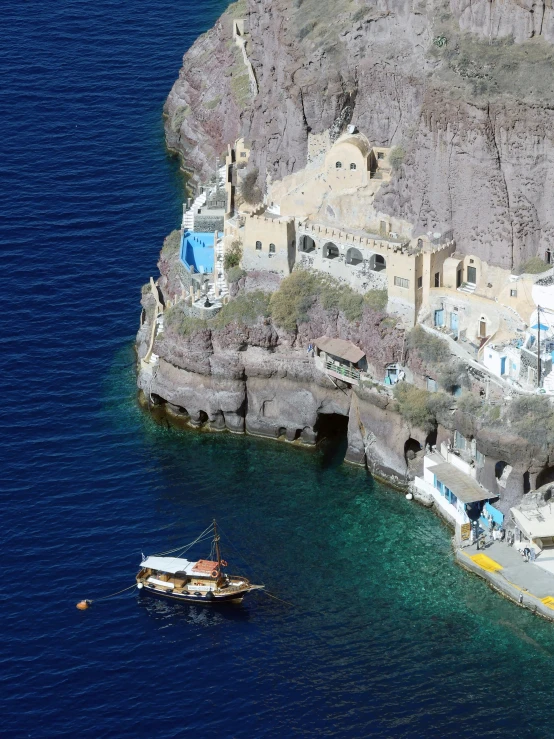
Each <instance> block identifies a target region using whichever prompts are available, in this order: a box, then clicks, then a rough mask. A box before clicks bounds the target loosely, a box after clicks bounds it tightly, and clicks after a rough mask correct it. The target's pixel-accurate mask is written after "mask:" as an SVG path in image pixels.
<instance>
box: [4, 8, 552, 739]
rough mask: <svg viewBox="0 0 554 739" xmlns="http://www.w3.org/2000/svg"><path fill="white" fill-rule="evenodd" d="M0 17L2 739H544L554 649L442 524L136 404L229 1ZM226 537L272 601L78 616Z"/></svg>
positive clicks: (354, 481) (323, 452)
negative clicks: (182, 168) (469, 569)
mask: <svg viewBox="0 0 554 739" xmlns="http://www.w3.org/2000/svg"><path fill="white" fill-rule="evenodd" d="M1 6H2V7H1V12H2V21H3V29H4V33H3V43H2V45H1V46H0V60H1V65H2V71H3V74H2V85H1V86H0V111H1V121H2V124H1V125H2V129H1V131H2V136H1V137H0V149H1V157H0V174H1V176H0V194H1V201H0V208H1V211H0V212H1V219H0V244H1V249H2V257H3V259H2V266H3V269H2V282H1V294H2V297H3V301H2V311H1V313H0V322H1V332H0V341H1V352H0V357H1V367H2V373H1V378H2V398H3V402H2V406H1V411H0V412H1V414H2V439H1V452H2V483H3V484H2V493H1V496H2V501H1V519H0V520H1V551H2V554H1V570H2V571H1V577H0V608H1V619H0V630H1V642H0V644H1V648H0V717H1V718H0V736H1V737H59V736H63V737H74V736H79V737H143V736H144V737H182V736H194V737H200V738H201V739H203V738H204V737H206V738H210V739H211V738H212V737H218V738H219V737H221V738H226V737H236V738H241V739H242V738H244V739H246V738H248V739H251V738H253V737H254V738H257V737H480V738H482V737H496V736H518V737H534V738H537V737H538V738H542V737H552V736H554V710H553V698H552V665H553V658H554V626H553V625H552V624H549V623H546V622H544V621H541V620H540V619H539V618H536V617H534V616H532V615H531V614H529V613H527V612H525V611H523V610H520V609H518V608H517V607H515V606H513V605H512V604H510V603H508V602H506V601H504V600H503V599H502V598H501V597H500V596H498V595H495V594H494V593H493V592H491V591H490V590H489V589H488V588H487V587H486V586H485V584H484V583H482V582H481V581H479V580H478V579H476V578H475V577H473V576H470V575H468V574H466V573H465V572H463V571H462V570H460V569H459V568H458V567H457V566H456V565H455V564H454V563H453V561H452V554H451V551H450V545H449V532H448V530H447V529H446V528H445V526H444V525H443V524H442V523H441V522H440V521H439V520H438V519H437V518H436V517H435V516H434V515H433V514H432V513H430V512H428V511H427V510H424V509H422V508H419V507H417V506H416V505H414V504H410V503H408V502H407V501H406V500H405V499H404V497H403V496H402V495H399V494H398V493H396V492H394V491H392V490H389V489H387V488H386V487H383V486H381V485H378V484H375V483H374V482H372V480H371V478H370V477H368V476H367V475H366V474H365V472H364V471H362V470H359V469H354V468H351V467H348V466H346V465H344V464H341V457H342V454H343V452H344V447H341V446H340V445H338V446H336V447H326V448H322V449H320V450H318V451H315V452H313V451H312V452H310V451H303V450H301V449H298V448H294V447H290V446H288V445H286V444H284V443H283V444H278V443H272V442H268V441H263V440H258V439H253V438H240V437H236V436H231V435H228V434H219V435H210V434H200V433H194V432H192V431H190V432H187V431H184V432H178V431H174V430H171V429H168V428H166V427H164V426H163V425H157V424H156V423H155V422H154V421H153V419H152V418H151V417H149V416H148V415H147V414H145V413H143V412H142V411H141V410H140V409H139V408H138V406H137V403H136V393H135V375H134V368H133V360H134V355H133V348H132V342H133V335H134V333H135V331H136V329H137V326H138V321H139V315H140V306H139V296H140V287H141V285H142V284H143V283H145V282H146V281H147V280H148V278H149V276H150V275H151V274H155V270H156V267H155V265H156V259H157V252H158V250H159V248H160V246H161V243H162V239H163V237H164V235H165V234H166V233H167V232H169V231H170V230H171V229H172V228H174V227H176V226H177V225H178V223H179V218H180V213H181V202H182V193H183V180H182V178H181V176H180V174H179V171H178V166H177V164H176V163H175V161H174V160H172V159H171V158H170V157H168V155H167V154H166V152H165V149H164V141H163V128H162V117H161V111H162V105H163V102H164V99H165V97H166V95H167V93H168V91H169V89H170V87H171V84H172V82H173V80H174V79H175V78H176V76H177V74H178V71H179V67H180V62H181V57H182V54H183V53H184V52H185V51H186V49H187V48H188V47H189V46H190V45H191V44H192V43H193V41H194V39H195V38H196V37H197V36H198V35H199V34H200V33H202V32H204V31H205V30H206V29H208V28H209V27H210V25H211V24H212V23H213V22H214V20H215V19H216V17H217V16H218V14H219V13H220V12H221V11H222V9H223V8H224V6H225V3H224V2H223V0H203V1H202V2H192V0H182V1H181V2H176V1H175V0H173V1H172V2H169V1H168V0H136V1H135V2H130V0H117V1H116V0H95V2H85V0H81V1H77V0H57V2H44V0H40V1H39V0H26V2H21V1H20V2H11V3H7V2H5V1H4V2H2V3H1ZM213 517H216V518H217V519H218V521H219V522H220V524H221V528H222V530H223V534H224V536H223V546H224V555H225V557H226V558H227V559H228V560H229V561H230V562H231V563H232V564H233V567H234V568H235V569H236V570H238V571H242V572H245V573H247V574H248V575H249V576H250V577H251V578H252V579H253V580H254V581H256V582H263V583H265V584H266V586H267V588H268V591H269V592H270V593H271V594H272V595H273V596H275V597H269V596H266V595H262V594H260V595H254V596H253V597H251V598H250V599H249V600H247V601H245V603H244V604H243V606H241V607H237V608H229V609H228V610H215V609H214V610H209V609H203V608H201V607H194V606H190V607H189V606H181V605H172V604H167V603H163V602H156V601H153V600H149V599H147V598H140V597H138V595H137V593H136V591H134V590H131V591H127V592H125V593H123V594H122V595H121V596H119V597H116V598H114V599H111V600H105V601H98V602H96V603H93V605H92V607H91V608H90V609H89V610H88V611H84V612H81V611H78V610H77V609H76V608H75V604H76V602H77V601H79V600H80V599H82V598H91V599H95V598H100V597H102V596H105V595H108V594H110V593H113V592H116V591H118V590H121V589H123V588H126V587H127V586H129V585H131V584H132V582H133V578H134V575H135V573H136V571H137V569H138V565H139V562H140V559H141V552H145V553H153V552H156V551H160V550H166V549H170V548H172V547H174V546H177V545H178V544H179V543H185V542H187V541H190V540H191V539H193V538H194V537H195V536H196V535H197V534H198V533H199V532H200V531H202V530H203V529H204V528H205V527H206V526H207V525H208V524H209V523H210V521H211V520H212V518H213ZM197 554H198V556H203V555H205V554H206V552H205V551H203V550H202V551H198V552H197ZM276 598H279V599H280V600H277V599H276ZM283 601H287V603H285V602H283Z"/></svg>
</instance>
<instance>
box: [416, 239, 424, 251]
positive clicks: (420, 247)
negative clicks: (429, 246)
mask: <svg viewBox="0 0 554 739" xmlns="http://www.w3.org/2000/svg"><path fill="white" fill-rule="evenodd" d="M417 248H418V249H423V239H418V240H417Z"/></svg>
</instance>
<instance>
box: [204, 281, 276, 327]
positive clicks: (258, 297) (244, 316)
mask: <svg viewBox="0 0 554 739" xmlns="http://www.w3.org/2000/svg"><path fill="white" fill-rule="evenodd" d="M269 299H270V294H269V293H264V292H262V290H254V291H252V292H250V293H242V294H241V295H238V296H237V297H236V298H234V299H233V300H230V301H229V302H228V303H227V304H226V305H224V306H223V308H222V309H221V310H220V311H219V313H218V314H217V315H216V316H215V318H214V319H213V320H212V321H211V324H212V325H213V326H214V327H215V328H225V326H228V325H229V324H230V323H241V324H243V325H245V326H251V325H253V324H254V323H256V322H257V321H258V319H259V318H268V317H269Z"/></svg>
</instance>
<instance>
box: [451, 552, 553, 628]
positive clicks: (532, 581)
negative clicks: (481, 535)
mask: <svg viewBox="0 0 554 739" xmlns="http://www.w3.org/2000/svg"><path fill="white" fill-rule="evenodd" d="M455 556H456V560H457V562H458V563H459V564H460V565H461V566H462V567H463V568H464V569H466V570H469V571H470V572H473V573H475V574H476V575H478V576H479V577H481V578H483V580H486V581H487V582H488V583H489V585H490V586H491V587H492V588H493V589H494V590H496V591H497V592H499V593H501V594H502V595H504V596H505V597H506V598H509V599H510V600H511V601H513V602H514V603H517V605H519V606H521V607H522V608H527V609H528V610H530V611H532V612H533V613H536V614H537V615H539V616H542V617H543V618H546V619H548V620H550V621H554V573H553V572H550V571H549V570H548V569H545V568H544V567H543V566H541V565H540V564H539V560H540V558H539V560H537V561H536V562H526V561H525V560H524V559H523V557H522V555H521V553H520V552H519V551H518V550H517V549H515V548H514V547H510V546H508V545H507V544H506V543H505V542H501V541H494V542H491V543H488V544H487V546H486V548H485V549H480V550H477V547H476V545H475V544H471V545H470V546H466V547H459V546H458V545H455Z"/></svg>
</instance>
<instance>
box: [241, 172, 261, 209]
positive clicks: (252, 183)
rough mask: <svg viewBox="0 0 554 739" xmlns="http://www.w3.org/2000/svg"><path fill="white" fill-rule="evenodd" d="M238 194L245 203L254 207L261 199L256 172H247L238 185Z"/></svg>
mask: <svg viewBox="0 0 554 739" xmlns="http://www.w3.org/2000/svg"><path fill="white" fill-rule="evenodd" d="M240 194H241V196H242V199H243V200H244V202H245V203H250V205H255V204H256V203H259V202H260V200H261V199H262V191H261V190H260V188H259V187H258V170H257V169H252V170H250V172H247V173H246V174H245V175H244V177H243V178H242V180H241V183H240Z"/></svg>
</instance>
